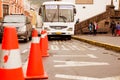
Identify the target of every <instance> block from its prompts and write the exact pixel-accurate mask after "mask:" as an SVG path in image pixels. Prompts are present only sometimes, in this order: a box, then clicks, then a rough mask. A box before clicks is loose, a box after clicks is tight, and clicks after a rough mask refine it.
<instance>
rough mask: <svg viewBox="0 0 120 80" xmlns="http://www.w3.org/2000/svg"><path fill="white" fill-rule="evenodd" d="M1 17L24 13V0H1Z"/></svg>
mask: <svg viewBox="0 0 120 80" xmlns="http://www.w3.org/2000/svg"><path fill="white" fill-rule="evenodd" d="M0 10H1V11H0V19H1V20H2V19H3V17H4V16H5V15H9V14H16V13H20V14H22V13H24V4H23V0H0Z"/></svg>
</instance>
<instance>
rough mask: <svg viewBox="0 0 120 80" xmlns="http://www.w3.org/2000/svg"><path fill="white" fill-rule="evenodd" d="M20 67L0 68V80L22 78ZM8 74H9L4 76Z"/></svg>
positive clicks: (21, 79)
mask: <svg viewBox="0 0 120 80" xmlns="http://www.w3.org/2000/svg"><path fill="white" fill-rule="evenodd" d="M21 71H22V68H17V69H0V76H2V77H0V80H24V75H23V72H21ZM6 75H9V76H6ZM20 76H21V77H20Z"/></svg>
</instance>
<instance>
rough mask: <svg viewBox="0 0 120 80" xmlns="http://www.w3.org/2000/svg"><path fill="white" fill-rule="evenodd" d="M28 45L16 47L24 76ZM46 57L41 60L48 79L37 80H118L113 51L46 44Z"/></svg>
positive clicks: (118, 62)
mask: <svg viewBox="0 0 120 80" xmlns="http://www.w3.org/2000/svg"><path fill="white" fill-rule="evenodd" d="M30 43H31V42H28V43H23V42H20V44H19V46H20V52H21V53H20V54H21V59H22V67H23V71H24V75H25V73H26V67H27V61H28V58H29V50H30ZM0 46H1V45H0ZM48 54H49V57H42V60H43V66H44V71H45V72H46V73H47V75H48V79H39V80H120V77H119V76H120V54H118V53H117V52H113V51H110V50H106V49H104V48H101V47H97V46H93V45H90V44H87V43H83V42H80V41H77V40H73V39H72V40H51V41H49V50H48ZM33 80H34V79H33Z"/></svg>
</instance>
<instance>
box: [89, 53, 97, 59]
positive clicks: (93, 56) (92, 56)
mask: <svg viewBox="0 0 120 80" xmlns="http://www.w3.org/2000/svg"><path fill="white" fill-rule="evenodd" d="M87 56H89V57H90V58H98V57H96V56H95V55H93V54H87Z"/></svg>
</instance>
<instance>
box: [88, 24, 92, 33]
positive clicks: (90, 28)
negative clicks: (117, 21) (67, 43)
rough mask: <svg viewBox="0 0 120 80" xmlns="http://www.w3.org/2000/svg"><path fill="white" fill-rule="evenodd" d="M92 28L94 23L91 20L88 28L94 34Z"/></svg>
mask: <svg viewBox="0 0 120 80" xmlns="http://www.w3.org/2000/svg"><path fill="white" fill-rule="evenodd" d="M92 28H93V23H92V22H90V23H89V25H88V30H89V33H90V34H92Z"/></svg>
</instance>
